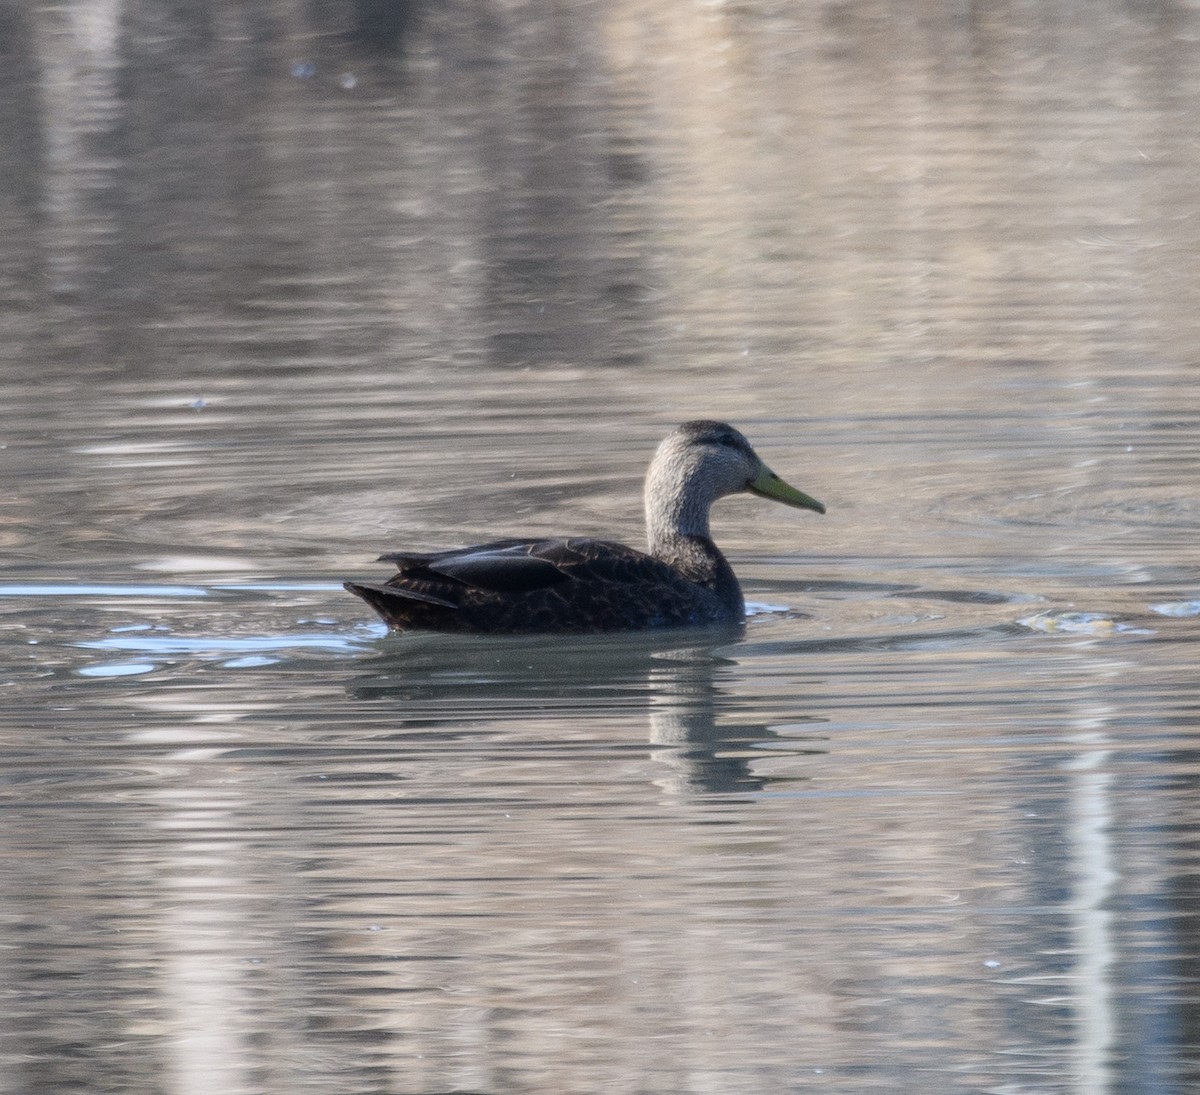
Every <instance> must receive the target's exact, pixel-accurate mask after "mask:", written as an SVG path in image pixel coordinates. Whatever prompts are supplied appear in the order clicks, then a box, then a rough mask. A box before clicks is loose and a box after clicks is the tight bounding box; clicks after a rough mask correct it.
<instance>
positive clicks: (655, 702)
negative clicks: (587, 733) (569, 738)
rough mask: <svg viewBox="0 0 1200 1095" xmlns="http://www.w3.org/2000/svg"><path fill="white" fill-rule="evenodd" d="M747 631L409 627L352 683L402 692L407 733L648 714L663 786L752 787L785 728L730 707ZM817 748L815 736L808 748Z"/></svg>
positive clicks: (362, 689)
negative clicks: (491, 722)
mask: <svg viewBox="0 0 1200 1095" xmlns="http://www.w3.org/2000/svg"><path fill="white" fill-rule="evenodd" d="M740 637H741V635H740V632H739V630H737V629H734V628H730V629H728V630H727V631H726V630H723V629H722V630H714V629H711V628H709V629H703V630H697V631H692V632H678V631H674V632H671V633H669V634H665V635H629V636H625V635H622V636H619V637H614V636H585V637H580V638H572V639H570V640H569V641H566V642H564V641H563V640H562V639H561V638H560V639H557V640H553V639H547V638H546V637H543V636H539V637H514V638H508V637H503V638H500V637H489V638H485V639H473V638H465V639H464V638H463V637H456V636H447V635H432V634H431V635H421V636H404V637H401V638H393V639H388V640H385V642H384V643H383V644H381V653H380V654H379V655H378V656H377V657H375V658H373V659H371V660H369V661H367V662H365V663H364V672H362V673H360V674H359V675H358V676H356V677H355V678H354V680H353V681H351V682H350V683H349V685H348V691H349V692H350V694H351V695H352V696H353V697H354V698H355V699H360V700H380V699H387V700H390V701H392V702H394V703H395V705H396V712H397V716H398V717H399V718H401V719H402V720H403V726H404V729H405V732H406V733H411V732H412V731H413V730H419V729H427V728H428V729H432V728H438V729H440V730H442V731H446V730H448V729H450V727H451V726H453V725H461V724H463V723H466V722H469V723H472V724H478V722H479V720H480V719H495V720H507V721H513V720H517V721H519V720H521V719H522V717H524V716H528V718H529V719H530V720H531V721H533V720H536V721H537V722H538V723H540V724H543V725H545V724H556V723H557V724H558V725H562V726H563V727H564V728H566V727H568V726H570V727H575V726H578V725H579V724H580V723H583V722H590V723H595V724H596V725H597V726H602V725H603V724H605V723H621V722H628V721H629V720H630V719H631V718H633V719H635V720H636V719H637V718H639V717H644V718H645V722H646V726H647V740H648V742H649V744H650V745H651V747H652V748H651V751H650V756H651V757H652V758H653V760H654V761H655V763H656V765H657V768H658V771H657V772H655V773H654V774H653V776H652V779H653V781H654V783H656V784H657V785H659V786H660V787H662V788H663V789H664V790H665V791H668V792H670V793H672V794H680V795H694V794H730V793H738V792H742V793H745V792H755V791H761V790H763V789H764V788H765V787H766V786H767V785H768V783H769V782H770V780H769V778H768V777H764V776H763V775H761V774H760V773H758V772H756V771H755V766H754V761H755V760H756V759H761V758H762V757H763V756H765V755H767V754H766V753H764V752H763V751H762V750H761V746H762V744H763V743H764V742H768V741H769V742H778V743H782V742H783V740H784V739H782V738H781V737H780V735H778V734H777V733H776V732H775V731H774V730H772V729H771V727H770V726H769V725H768V724H767V723H765V722H761V721H756V720H750V721H743V722H737V723H731V722H729V721H728V719H727V718H726V717H725V716H727V715H728V714H729V712H730V710H731V709H732V707H733V702H732V700H731V698H730V696H729V693H728V691H727V690H726V689H724V688H723V687H722V686H721V684H720V683H719V681H720V680H721V678H722V677H728V676H729V675H730V670H731V669H732V668H733V667H736V666H737V665H738V662H737V661H736V660H735V658H734V657H732V656H731V654H732V652H733V650H734V649H735V646H736V643H737V642H738V640H739V638H740ZM601 736H602V734H600V733H597V734H595V735H594V737H595V738H597V739H599V738H600V737H601ZM795 751H796V750H791V749H789V752H795ZM813 751H814V750H813V749H812V748H811V746H810V745H809V744H807V743H806V746H805V748H804V750H803V752H806V753H807V752H813ZM815 751H820V752H824V750H823V749H820V750H815ZM770 755H772V756H775V755H778V750H776V749H771V750H770ZM792 778H794V777H792Z"/></svg>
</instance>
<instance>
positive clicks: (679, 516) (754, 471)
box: [645, 420, 825, 547]
mask: <svg viewBox="0 0 1200 1095" xmlns="http://www.w3.org/2000/svg"><path fill="white" fill-rule="evenodd" d="M742 491H749V492H751V493H753V494H757V495H760V496H761V497H763V498H770V499H773V500H774V501H776V502H782V503H783V504H784V505H787V506H796V507H798V508H800V509H811V510H815V511H816V512H817V513H824V512H825V507H824V506H823V505H821V503H820V502H818V501H817V500H816V499H815V498H811V497H809V495H807V494H805V493H803V492H802V491H798V490H796V488H795V487H792V486H789V485H788V484H787V483H785V482H784V481H783V480H782V479H780V478H779V476H778V475H776V474H775V473H774V472H773V471H771V469H770V468H769V467H767V465H766V464H765V463H763V461H762V459H761V458H760V457H759V455H758V454H757V453H756V452H755V451H754V449H753V448H751V446H750V442H749V441H747V440H746V438H745V437H743V436H742V434H741V433H739V432H738V431H737V430H735V429H734V428H733V427H732V426H729V425H726V424H725V423H724V422H709V421H705V420H700V421H695V422H685V423H684V424H683V425H682V426H678V427H676V428H675V429H674V430H672V431H671V432H670V433H669V434H668V435H667V436H666V438H664V440H663V442H662V444H660V445H659V446H658V451H657V452H656V453H655V454H654V460H653V461H652V462H651V464H650V471H649V472H648V473H647V475H646V492H645V501H646V526H647V529H648V531H649V534H650V543H651V546H652V547H653V546H654V545H655V544H656V543H658V542H660V541H661V540H662V538H663V537H666V536H670V535H680V534H683V535H698V536H708V510H709V507H710V506H711V505H712V503H713V502H715V501H716V500H717V499H718V498H724V497H725V496H726V495H727V494H739V493H741V492H742Z"/></svg>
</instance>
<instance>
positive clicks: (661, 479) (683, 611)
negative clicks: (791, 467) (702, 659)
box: [345, 419, 825, 635]
mask: <svg viewBox="0 0 1200 1095" xmlns="http://www.w3.org/2000/svg"><path fill="white" fill-rule="evenodd" d="M743 493H749V494H754V495H757V496H758V497H760V498H767V499H770V500H771V501H774V502H780V503H782V504H783V505H785V506H792V507H795V508H798V509H806V510H812V511H813V512H815V513H824V512H825V507H824V505H822V504H821V503H820V502H818V501H817V500H816V499H815V498H813V497H811V496H810V495H808V494H805V493H804V492H803V491H800V490H797V489H796V488H795V487H793V486H791V485H789V484H788V483H786V482H784V480H782V479H781V478H780V477H779V476H778V475H776V474H775V472H773V471H772V470H771V469H770V468H769V467H768V466H767V465H766V464H765V463H764V462H763V460H762V459H761V457H759V455H758V454H757V453H756V452H755V451H754V449H753V447H752V446H751V444H750V442H749V441H748V440H746V438H745V436H744V435H743V434H741V433H740V432H739V431H738V430H736V429H734V428H733V427H732V426H730V425H728V424H727V423H725V422H716V421H710V420H707V419H704V420H696V421H691V422H684V423H683V424H682V425H680V426H678V427H676V428H675V429H674V430H672V431H671V432H670V433H669V434H668V435H667V436H666V437H665V438H664V439H663V441H662V443H661V444H660V445H659V446H658V449H657V451H656V452H655V454H654V458H653V460H652V461H651V462H650V468H649V470H648V471H647V473H646V482H645V488H644V491H643V500H644V505H645V514H646V533H647V539H648V547H649V550H648V551H645V552H643V551H639V550H637V549H636V548H632V547H627V546H626V545H624V544H621V543H617V542H615V541H612V540H597V539H591V538H588V537H568V538H565V539H540V538H534V539H505V540H493V541H490V542H488V543H484V544H476V545H474V546H472V547H463V548H453V549H450V550H447V551H434V552H415V551H396V552H389V553H387V554H384V555H380V556H379V559H378V561H379V562H381V563H392V564H394V565H395V567H396V573H395V574H393V575H392V576H391V577H389V578H388V579H387V580H386V581H383V582H354V581H348V582H346V583H345V588H346V589H347V590H348V591H349V592H351V593H353V594H355V595H356V596H358V597H361V598H362V599H363V600H364V601H365V602H366V603H367V604H368V605H370V606H371V608H373V609H374V610H375V612H377V613H378V614H379V616H380V617H381V618H382V620H383V621H384V622H385V623H386V624H387V625H388V627H389V629H391V630H392V631H396V632H407V631H442V632H465V633H471V634H488V633H494V634H527V635H529V634H543V633H544V634H564V633H576V634H588V633H601V632H616V631H648V630H655V629H662V628H680V627H705V626H717V625H726V626H728V625H735V626H741V625H742V624H744V621H745V616H746V604H745V600H744V598H743V596H742V589H741V586H740V585H739V584H738V580H737V576H736V575H735V574H734V572H733V568H732V567H731V566H730V565H729V562H728V560H727V559H726V558H725V556H724V555H723V554H722V553H721V551H720V549H719V548H718V547H717V545H716V544H715V543H714V542H713V539H712V535H711V533H710V531H709V511H710V510H711V508H712V505H713V503H714V502H716V501H717V500H718V499H720V498H725V497H727V496H728V495H732V494H743Z"/></svg>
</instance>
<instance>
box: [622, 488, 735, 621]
mask: <svg viewBox="0 0 1200 1095" xmlns="http://www.w3.org/2000/svg"><path fill="white" fill-rule="evenodd" d="M685 502H686V498H674V499H671V501H670V503H668V504H667V505H661V504H660V505H658V506H650V505H647V507H646V531H647V533H648V538H649V542H650V554H651V555H653V556H654V557H655V558H656V559H658V560H660V561H661V562H664V563H666V564H667V565H668V566H671V567H674V568H675V569H676V570H677V571H679V573H680V574H682V575H683V576H684V577H685V578H687V579H688V580H689V581H691V582H695V583H696V584H697V585H701V586H704V588H705V589H709V590H711V591H712V592H713V593H715V594H717V596H718V597H720V598H721V600H722V601H724V602H726V603H727V605H728V606H729V608H730V610H731V611H733V612H735V613H740V612H741V611H742V610H743V608H744V602H743V600H742V591H741V588H740V587H739V585H738V581H737V577H736V576H735V575H734V573H733V568H732V567H731V566H730V565H729V562H728V560H726V558H725V556H724V555H722V554H721V551H720V549H719V548H718V547H717V545H716V544H714V543H713V541H712V536H710V535H709V531H708V510H707V507H695V506H692V507H689V506H687V505H686V504H684V503H685Z"/></svg>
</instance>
